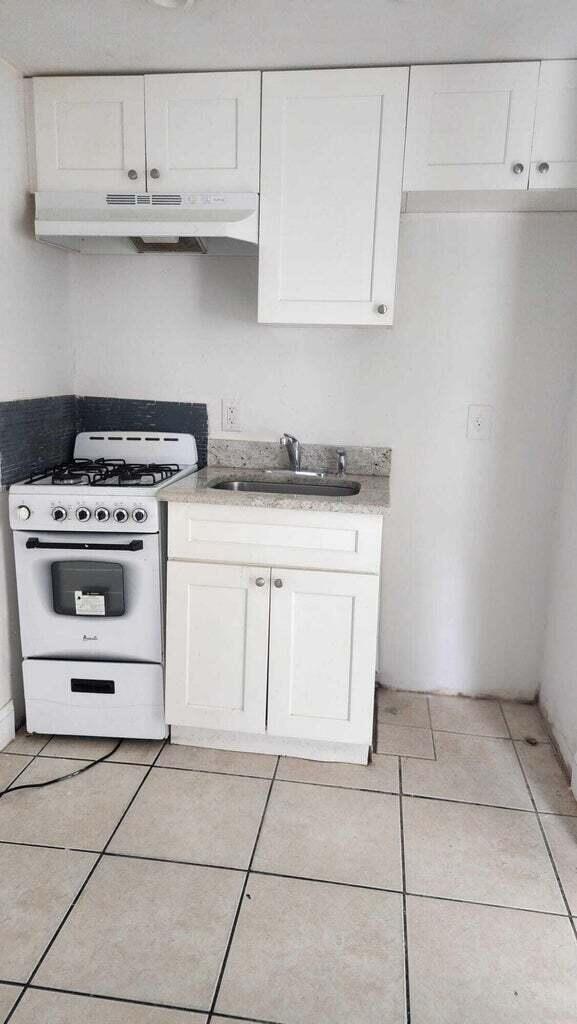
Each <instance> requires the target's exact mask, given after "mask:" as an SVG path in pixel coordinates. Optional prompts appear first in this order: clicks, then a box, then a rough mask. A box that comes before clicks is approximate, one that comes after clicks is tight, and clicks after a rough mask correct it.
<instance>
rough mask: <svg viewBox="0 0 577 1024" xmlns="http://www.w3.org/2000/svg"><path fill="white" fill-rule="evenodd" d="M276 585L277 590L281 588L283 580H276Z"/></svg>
mask: <svg viewBox="0 0 577 1024" xmlns="http://www.w3.org/2000/svg"><path fill="white" fill-rule="evenodd" d="M274 585H275V587H276V588H277V590H280V589H281V587H282V580H275V581H274Z"/></svg>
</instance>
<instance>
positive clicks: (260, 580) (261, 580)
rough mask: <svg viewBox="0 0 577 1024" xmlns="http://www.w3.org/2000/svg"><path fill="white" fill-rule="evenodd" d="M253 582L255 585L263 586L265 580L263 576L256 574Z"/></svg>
mask: <svg viewBox="0 0 577 1024" xmlns="http://www.w3.org/2000/svg"><path fill="white" fill-rule="evenodd" d="M255 583H256V585H257V587H264V585H265V583H266V580H265V578H264V576H257V578H256V580H255Z"/></svg>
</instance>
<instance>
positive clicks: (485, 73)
mask: <svg viewBox="0 0 577 1024" xmlns="http://www.w3.org/2000/svg"><path fill="white" fill-rule="evenodd" d="M538 79H539V62H538V61H532V62H530V63H528V62H525V63H523V62H520V63H518V64H447V65H435V66H429V67H426V66H423V67H413V68H411V82H410V87H409V109H408V117H407V145H406V149H405V172H404V180H403V188H404V190H405V191H406V192H412V191H423V190H424V191H428V190H436V189H441V190H449V191H452V190H453V189H526V188H527V184H528V181H529V164H530V161H531V141H532V136H533V122H534V118H535V102H536V95H537V82H538Z"/></svg>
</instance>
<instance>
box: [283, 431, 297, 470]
mask: <svg viewBox="0 0 577 1024" xmlns="http://www.w3.org/2000/svg"><path fill="white" fill-rule="evenodd" d="M280 445H281V448H286V450H287V455H288V459H289V466H290V468H291V469H292V471H293V473H298V472H299V471H300V468H301V443H300V441H297V439H296V437H293V436H292V434H283V435H282V437H281V439H280Z"/></svg>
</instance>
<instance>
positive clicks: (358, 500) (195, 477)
mask: <svg viewBox="0 0 577 1024" xmlns="http://www.w3.org/2000/svg"><path fill="white" fill-rule="evenodd" d="M343 479H344V480H350V481H353V480H356V481H358V483H360V485H361V489H360V492H359V493H358V494H353V495H348V496H347V497H342V498H335V497H330V498H329V497H323V496H321V495H319V496H317V495H310V494H262V493H259V492H258V491H255V492H250V491H242V492H241V491H218V490H214V488H213V487H212V486H211V484H213V483H216V482H219V481H221V480H223V481H224V480H269V481H270V480H294V476H292V474H290V473H286V472H282V470H279V471H278V472H272V473H270V472H269V473H266V472H264V470H261V469H249V468H248V467H245V468H244V469H239V468H236V469H225V468H224V467H223V466H208V467H207V468H206V469H201V470H200V471H199V472H198V473H192V474H191V475H190V476H186V477H184V478H183V479H182V480H178V481H177V482H176V483H174V484H168V485H167V486H166V487H163V488H162V490H161V491H160V492H159V494H158V497H159V498H160V499H161V500H162V501H166V502H183V503H193V504H197V505H221V506H229V507H232V506H236V507H241V508H274V509H280V510H288V509H296V510H300V511H301V512H313V511H314V512H344V513H349V514H355V513H357V514H358V513H362V514H364V515H382V514H383V513H384V512H386V511H387V510H388V509H389V507H390V499H389V478H388V476H386V477H385V476H364V475H361V474H358V473H354V474H353V473H349V474H347V475H346V476H345V477H344V478H339V477H328V476H327V477H325V478H324V482H325V483H330V482H333V481H334V482H342V480H343ZM303 482H306V481H303Z"/></svg>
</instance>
